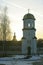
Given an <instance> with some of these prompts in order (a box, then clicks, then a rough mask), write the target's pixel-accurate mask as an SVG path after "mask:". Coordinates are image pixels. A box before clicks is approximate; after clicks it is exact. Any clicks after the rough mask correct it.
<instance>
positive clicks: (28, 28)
mask: <svg viewBox="0 0 43 65" xmlns="http://www.w3.org/2000/svg"><path fill="white" fill-rule="evenodd" d="M22 30H35V31H36V29H35V28H23V29H22Z"/></svg>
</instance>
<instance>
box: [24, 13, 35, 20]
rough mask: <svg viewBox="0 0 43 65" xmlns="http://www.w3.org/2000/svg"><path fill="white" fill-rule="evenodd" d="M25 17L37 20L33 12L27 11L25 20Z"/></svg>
mask: <svg viewBox="0 0 43 65" xmlns="http://www.w3.org/2000/svg"><path fill="white" fill-rule="evenodd" d="M24 19H34V20H35V17H34V15H33V14H31V13H27V14H25V15H24V17H23V20H24Z"/></svg>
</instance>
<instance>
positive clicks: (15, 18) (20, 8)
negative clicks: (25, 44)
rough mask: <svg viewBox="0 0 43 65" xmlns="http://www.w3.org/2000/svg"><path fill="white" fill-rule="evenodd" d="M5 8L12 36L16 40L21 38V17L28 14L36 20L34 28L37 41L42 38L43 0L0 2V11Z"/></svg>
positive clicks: (3, 0) (1, 0)
mask: <svg viewBox="0 0 43 65" xmlns="http://www.w3.org/2000/svg"><path fill="white" fill-rule="evenodd" d="M5 6H7V8H8V14H7V15H8V16H9V19H10V28H11V31H12V35H13V34H14V32H15V33H16V36H17V39H18V40H20V39H21V38H22V36H23V31H22V29H23V20H22V19H23V16H24V15H25V14H27V13H28V9H29V12H30V13H31V14H33V15H34V16H35V18H36V20H35V28H36V37H37V39H39V38H43V0H0V10H2V11H3V8H4V7H5Z"/></svg>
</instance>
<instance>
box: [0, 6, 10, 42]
mask: <svg viewBox="0 0 43 65" xmlns="http://www.w3.org/2000/svg"><path fill="white" fill-rule="evenodd" d="M9 24H10V21H9V19H8V16H7V7H5V8H4V10H3V13H2V14H1V35H2V40H4V41H6V40H10V37H11V31H10V27H9Z"/></svg>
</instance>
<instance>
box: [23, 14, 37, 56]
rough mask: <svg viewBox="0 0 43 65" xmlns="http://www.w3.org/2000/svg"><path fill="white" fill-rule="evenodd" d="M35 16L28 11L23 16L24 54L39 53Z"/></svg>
mask: <svg viewBox="0 0 43 65" xmlns="http://www.w3.org/2000/svg"><path fill="white" fill-rule="evenodd" d="M35 31H36V29H35V17H34V16H33V15H32V14H31V13H27V14H25V15H24V17H23V38H22V54H29V55H30V54H31V55H32V54H36V53H37V38H36V36H35Z"/></svg>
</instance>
